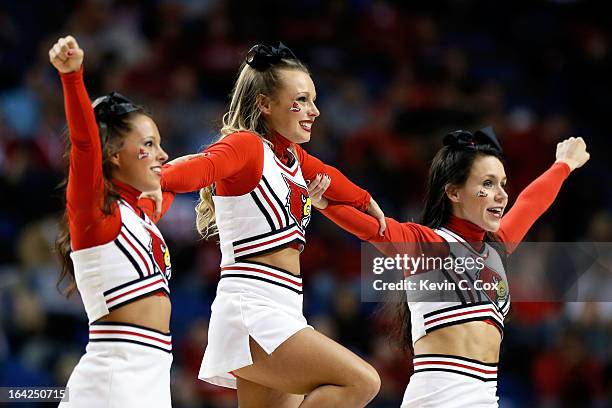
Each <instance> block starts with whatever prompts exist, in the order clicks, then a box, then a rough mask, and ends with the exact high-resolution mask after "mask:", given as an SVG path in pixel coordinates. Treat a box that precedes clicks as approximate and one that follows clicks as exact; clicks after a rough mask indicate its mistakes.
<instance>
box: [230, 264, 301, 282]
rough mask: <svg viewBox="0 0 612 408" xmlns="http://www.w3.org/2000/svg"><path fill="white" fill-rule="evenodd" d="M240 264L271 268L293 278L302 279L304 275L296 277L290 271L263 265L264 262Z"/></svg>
mask: <svg viewBox="0 0 612 408" xmlns="http://www.w3.org/2000/svg"><path fill="white" fill-rule="evenodd" d="M240 263H245V264H252V265H257V266H264V267H266V268H270V269H274V270H275V271H278V272H282V273H284V274H285V275H289V276H291V277H292V278H298V279H302V274H299V275H294V274H292V273H291V272H289V271H286V270H284V269H281V268H279V267H278V266H272V265H268V264H265V263H263V262H255V261H241V262H240ZM227 266H230V265H227ZM232 266H233V265H232Z"/></svg>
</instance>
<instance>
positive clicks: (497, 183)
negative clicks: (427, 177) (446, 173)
mask: <svg viewBox="0 0 612 408" xmlns="http://www.w3.org/2000/svg"><path fill="white" fill-rule="evenodd" d="M505 185H506V172H505V171H504V165H503V164H502V162H501V161H500V160H499V159H498V158H497V157H494V156H484V155H480V156H478V157H477V158H476V159H475V160H474V163H473V164H472V168H471V170H470V175H469V176H468V179H467V180H466V182H465V184H464V185H463V186H447V187H446V195H447V197H448V198H449V199H450V201H451V204H452V213H453V215H454V216H456V217H459V218H463V219H465V220H468V221H470V222H472V223H474V224H476V225H478V226H479V227H481V228H482V229H484V230H485V231H490V232H496V231H497V230H498V229H499V225H500V222H501V218H502V215H503V213H504V209H505V208H506V205H507V204H508V194H506V191H505V190H504V187H505Z"/></svg>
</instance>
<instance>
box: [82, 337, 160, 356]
mask: <svg viewBox="0 0 612 408" xmlns="http://www.w3.org/2000/svg"><path fill="white" fill-rule="evenodd" d="M89 342H90V343H102V342H113V343H133V344H138V345H140V346H145V347H151V348H154V349H158V350H161V351H164V352H166V353H168V354H172V347H170V350H166V349H165V348H162V347H158V346H154V345H152V344H149V343H143V342H140V341H136V340H127V339H89Z"/></svg>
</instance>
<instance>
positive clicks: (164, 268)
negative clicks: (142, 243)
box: [147, 228, 172, 278]
mask: <svg viewBox="0 0 612 408" xmlns="http://www.w3.org/2000/svg"><path fill="white" fill-rule="evenodd" d="M147 229H148V228H147ZM149 235H150V236H151V241H150V243H149V254H150V255H152V258H153V260H154V261H155V269H158V270H159V271H160V272H162V273H163V274H164V275H166V277H167V278H170V276H171V274H172V265H171V263H170V250H169V249H168V247H167V246H166V243H165V242H164V241H163V240H162V239H161V238H160V237H158V236H157V234H155V233H154V232H153V231H151V230H149Z"/></svg>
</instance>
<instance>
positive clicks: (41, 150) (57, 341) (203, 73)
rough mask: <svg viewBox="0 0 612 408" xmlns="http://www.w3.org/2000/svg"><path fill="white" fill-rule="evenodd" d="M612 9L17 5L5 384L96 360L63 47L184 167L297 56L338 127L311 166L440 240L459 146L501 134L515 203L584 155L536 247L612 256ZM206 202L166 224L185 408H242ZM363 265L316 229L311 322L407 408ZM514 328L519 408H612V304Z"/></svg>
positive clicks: (162, 1) (547, 314)
mask: <svg viewBox="0 0 612 408" xmlns="http://www.w3.org/2000/svg"><path fill="white" fill-rule="evenodd" d="M430 3H431V4H430ZM521 4H522V5H521ZM604 6H605V4H597V3H591V2H588V1H571V0H556V1H539V2H529V3H518V2H517V3H516V4H515V2H486V1H471V0H462V1H460V0H455V1H449V0H447V1H439V2H417V4H409V2H402V1H388V0H374V1H367V0H333V1H321V0H313V1H305V2H274V1H271V0H263V1H238V0H232V1H219V0H202V1H198V0H157V1H134V0H131V1H110V0H86V1H85V0H84V1H78V0H71V1H66V2H44V1H39V2H36V1H35V2H0V66H1V67H2V75H0V191H2V193H1V194H2V199H0V385H1V386H7V385H22V386H26V385H27V386H63V385H64V384H65V383H66V381H67V378H68V375H69V374H70V372H71V370H72V368H73V367H74V365H75V364H76V362H77V361H78V359H79V357H80V356H81V355H82V354H83V353H84V347H85V345H86V343H87V320H86V316H85V313H84V310H83V307H82V305H81V303H80V299H79V298H78V296H75V297H73V298H71V299H68V300H67V299H65V298H64V297H62V296H61V295H60V294H59V293H58V291H57V290H56V278H57V275H58V261H57V259H56V256H55V254H54V253H53V250H52V248H53V244H54V239H55V236H56V233H57V220H58V218H59V217H60V216H61V214H62V211H63V201H62V200H63V198H62V196H63V191H62V190H61V188H59V187H58V185H59V184H60V182H61V180H62V178H63V177H64V175H63V170H64V163H63V159H62V155H63V152H64V143H63V137H64V136H63V135H64V132H65V116H64V112H63V102H62V92H61V84H60V81H59V78H58V75H57V73H56V72H55V71H54V69H53V68H52V67H51V65H50V64H49V62H48V56H47V51H48V49H49V47H50V46H51V45H52V44H53V43H54V41H55V40H56V39H57V38H58V37H59V36H63V35H67V34H71V35H73V36H75V37H76V39H77V40H78V42H79V44H80V46H81V47H82V48H83V49H84V50H85V63H84V67H85V81H86V84H87V87H88V89H89V92H90V95H91V96H92V98H93V97H95V96H98V95H101V94H104V93H108V92H110V91H111V90H118V91H120V92H121V93H123V94H125V95H128V96H129V97H131V98H132V99H134V100H135V101H137V102H140V103H142V104H144V105H146V106H147V107H148V108H149V110H150V111H151V112H152V114H153V117H154V118H155V120H156V122H157V124H158V125H159V127H160V131H161V134H162V143H163V146H164V148H165V149H166V151H167V152H168V153H169V154H170V157H171V158H172V157H176V156H179V155H182V154H186V153H193V152H196V151H198V150H200V149H201V148H202V147H204V146H206V145H208V144H210V143H211V142H213V141H214V140H215V138H216V137H217V134H218V133H217V131H218V129H219V123H220V118H221V115H222V114H223V112H224V109H225V106H226V103H227V96H228V94H229V93H230V91H231V88H232V84H233V81H234V79H235V76H236V73H237V70H238V67H239V65H240V63H241V61H242V60H243V58H244V56H245V53H246V51H247V50H248V49H249V48H250V46H252V45H253V44H255V43H257V42H259V41H264V40H275V39H280V40H282V41H283V42H284V43H285V44H286V45H288V46H289V47H291V48H292V49H293V50H294V52H295V53H296V54H297V55H298V57H300V58H301V59H302V60H303V61H304V62H305V63H306V64H307V65H308V66H309V68H310V69H311V72H312V76H313V79H314V81H315V84H316V87H317V93H318V98H317V103H318V107H319V109H320V110H321V116H320V118H319V119H318V120H317V122H316V124H315V126H314V129H313V134H312V135H313V136H312V140H311V142H310V143H309V144H307V145H306V146H305V148H306V149H307V150H308V151H309V152H310V153H311V154H314V155H316V156H318V157H319V158H321V159H322V160H324V161H325V162H327V163H330V164H333V165H335V166H337V167H338V168H340V169H341V170H342V171H343V172H344V173H345V174H347V175H348V176H349V177H350V178H351V179H352V180H354V181H355V182H356V183H357V184H359V185H360V186H362V187H364V188H366V189H368V191H370V192H371V193H372V195H373V196H374V197H375V198H376V199H377V200H378V202H379V203H380V205H381V207H382V208H383V209H384V210H385V212H386V213H387V215H388V216H391V217H394V218H396V219H398V220H402V221H404V220H414V221H417V220H418V219H419V212H420V209H421V206H422V198H423V194H424V187H425V179H426V174H427V169H428V166H429V162H430V160H431V159H432V157H433V155H434V153H435V151H436V150H437V149H438V148H439V147H440V146H441V138H442V136H443V135H444V134H445V133H446V132H447V131H449V130H454V129H458V128H466V129H470V130H475V129H477V128H479V127H483V126H485V125H492V126H494V128H495V130H496V132H497V134H498V136H499V138H500V140H501V143H502V145H503V147H504V150H505V153H506V157H507V159H506V173H507V174H508V180H509V182H508V185H509V194H510V197H511V198H510V202H511V203H512V201H513V197H516V196H517V195H518V193H519V192H520V191H521V189H523V188H524V187H525V186H526V185H527V184H528V183H529V182H530V181H531V180H533V179H534V178H535V177H537V176H538V175H539V174H540V173H541V172H542V171H544V170H545V169H546V168H548V167H549V166H550V165H551V164H552V163H553V161H554V153H555V145H556V143H557V142H559V141H560V140H562V139H564V138H566V137H568V136H572V135H574V136H582V137H584V138H585V140H586V141H587V145H588V148H589V151H590V152H591V160H590V161H589V163H588V164H587V165H586V166H585V168H583V169H581V170H579V171H577V172H576V174H572V175H571V176H570V178H569V179H568V181H567V182H566V183H565V185H564V187H563V189H562V191H561V193H560V194H559V197H558V199H557V201H556V203H555V204H554V205H553V206H552V208H551V209H550V210H549V211H548V213H547V214H546V215H545V216H544V217H543V218H542V219H541V220H540V221H539V222H538V223H537V224H536V225H535V226H534V228H533V229H532V230H531V232H530V233H529V235H528V237H527V240H528V241H548V242H555V241H600V242H611V241H612V189H610V185H611V178H612V172H611V171H610V164H609V158H610V157H612V148H611V147H610V143H608V138H609V136H610V130H609V129H608V126H607V125H608V123H607V121H608V120H609V118H610V114H612V110H611V108H610V106H611V105H610V102H609V98H610V95H612V52H611V50H610V47H611V45H612V44H611V41H612V31H611V27H612V25H611V24H610V19H609V13H607V12H606V11H605V9H604ZM606 163H608V164H607V165H606ZM195 200H196V196H195V195H184V196H181V197H178V198H177V200H176V201H175V204H174V205H173V207H172V209H171V210H170V212H169V213H168V214H167V215H166V217H165V218H164V219H163V220H162V221H161V222H160V228H161V230H162V232H163V233H164V235H165V237H166V239H167V241H168V242H169V245H170V248H171V253H172V262H173V268H172V269H173V279H172V287H171V290H172V295H171V297H172V303H173V313H172V324H171V327H172V333H173V341H174V364H173V369H172V389H173V403H174V406H176V407H210V408H212V407H232V406H236V399H235V392H234V391H233V390H229V389H225V388H220V387H215V386H211V385H208V384H207V383H204V382H201V381H199V380H197V379H196V375H197V371H198V369H199V365H200V362H201V358H202V354H203V351H204V348H205V346H206V341H207V325H208V317H209V316H210V304H211V302H212V299H213V298H214V293H215V288H216V283H217V280H218V265H219V261H220V255H219V251H218V248H217V247H216V244H215V242H206V241H203V240H201V239H199V238H198V236H197V234H196V232H195V225H194V219H195V214H194V211H193V207H194V202H195ZM360 248H361V247H360V243H359V241H358V240H356V239H355V238H353V237H352V236H349V235H348V234H347V233H345V232H343V231H341V230H340V229H339V228H338V227H336V226H334V225H333V224H331V223H330V222H329V221H328V220H327V219H325V218H324V217H323V216H321V215H320V214H317V215H315V216H314V219H313V221H312V222H311V224H310V227H309V233H308V244H307V246H306V250H305V251H304V253H303V255H302V273H303V274H304V277H305V290H304V292H305V312H306V315H307V317H308V319H309V321H310V323H311V324H312V325H313V326H314V327H315V328H316V329H317V330H320V331H321V332H323V333H325V334H326V335H328V336H330V337H331V338H333V339H336V340H337V341H339V342H340V343H341V344H343V345H345V346H347V347H349V348H350V349H351V350H353V351H355V352H356V353H358V354H359V355H361V356H363V357H364V358H365V359H366V360H368V361H369V362H371V363H372V364H373V365H374V366H375V367H376V368H377V370H378V371H379V373H380V375H381V378H382V388H381V391H380V394H379V396H378V397H377V399H376V400H375V401H374V402H373V403H372V404H371V406H372V407H393V406H399V401H401V398H402V394H403V391H404V388H405V386H406V384H407V382H408V380H409V377H410V374H411V370H412V369H411V363H410V356H409V355H406V354H405V353H403V352H401V351H400V349H399V348H398V347H397V346H395V345H394V344H393V343H392V342H390V341H388V339H387V337H386V334H387V333H388V332H389V320H390V316H389V315H388V314H386V313H384V312H377V305H376V304H373V303H366V302H362V301H361V298H360V282H359V278H360V264H359V259H360ZM610 300H611V301H612V299H610ZM506 327H507V329H506V332H505V335H504V339H503V343H502V356H501V366H500V379H499V382H498V386H499V395H500V398H501V400H500V403H501V406H502V407H546V408H553V407H608V406H612V303H607V302H597V303H592V302H591V303H586V302H582V303H571V304H562V303H558V302H557V303H555V302H548V303H543V302H539V303H526V302H519V303H515V304H514V306H513V312H512V319H511V321H510V322H509V323H508V324H507V326H506Z"/></svg>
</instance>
